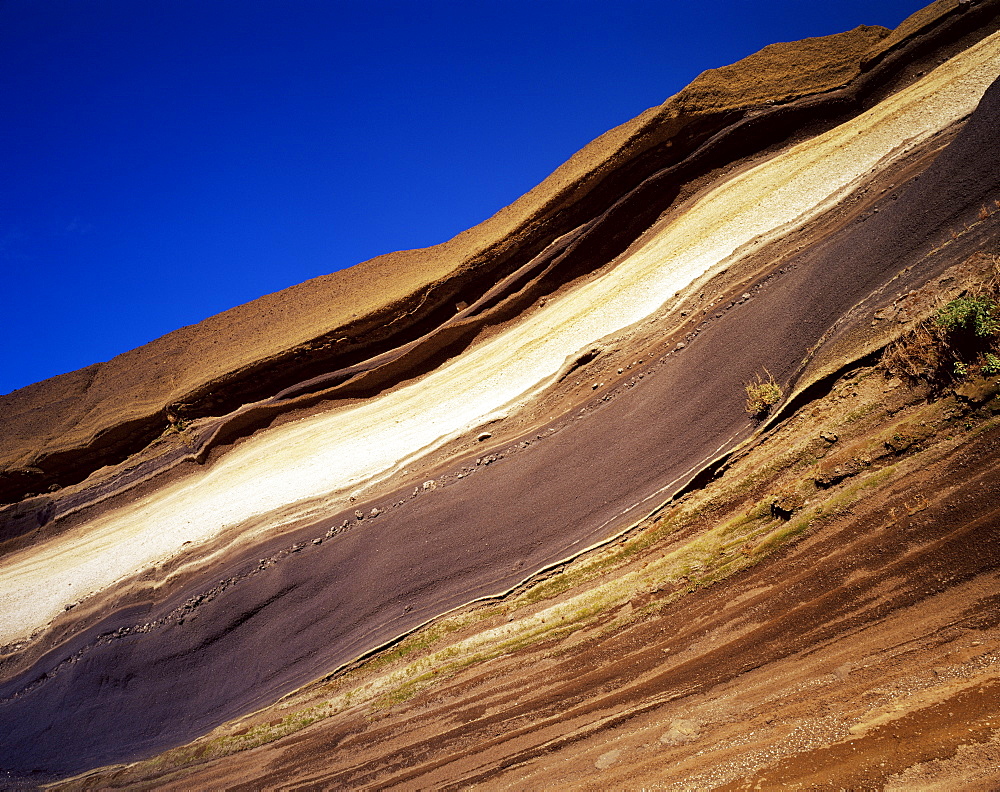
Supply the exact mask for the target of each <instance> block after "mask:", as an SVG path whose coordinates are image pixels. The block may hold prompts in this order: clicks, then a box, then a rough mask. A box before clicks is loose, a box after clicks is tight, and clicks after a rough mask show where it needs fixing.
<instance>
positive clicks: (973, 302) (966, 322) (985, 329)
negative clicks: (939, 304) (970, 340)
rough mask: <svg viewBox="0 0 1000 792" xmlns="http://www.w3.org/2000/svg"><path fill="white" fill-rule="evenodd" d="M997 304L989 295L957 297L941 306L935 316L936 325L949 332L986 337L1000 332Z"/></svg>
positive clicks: (998, 307) (999, 307)
mask: <svg viewBox="0 0 1000 792" xmlns="http://www.w3.org/2000/svg"><path fill="white" fill-rule="evenodd" d="M998 309H1000V306H998V305H997V304H996V303H995V302H994V301H993V300H991V299H990V298H989V297H975V296H964V297H957V298H956V299H954V300H952V301H951V302H950V303H948V304H947V305H946V306H944V308H941V309H940V310H939V311H938V312H937V315H936V316H935V321H936V322H937V324H938V326H939V327H941V328H943V329H944V330H946V331H948V332H949V333H959V332H963V331H964V332H966V333H972V334H973V335H975V336H976V337H977V338H988V337H989V336H994V335H996V334H997V333H1000V318H998V316H997V314H998V312H1000V311H998Z"/></svg>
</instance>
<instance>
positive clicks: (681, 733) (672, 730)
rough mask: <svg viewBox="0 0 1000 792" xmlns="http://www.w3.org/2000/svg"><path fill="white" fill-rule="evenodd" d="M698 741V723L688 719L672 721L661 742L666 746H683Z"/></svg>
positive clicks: (662, 735)
mask: <svg viewBox="0 0 1000 792" xmlns="http://www.w3.org/2000/svg"><path fill="white" fill-rule="evenodd" d="M697 739H698V722H697V721H693V720H687V719H686V718H678V719H677V720H674V721H671V722H670V726H669V727H668V728H667V731H665V732H664V733H663V734H661V735H660V742H661V743H663V744H664V745H683V744H684V743H689V742H694V741H695V740H697Z"/></svg>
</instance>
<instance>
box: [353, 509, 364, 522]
mask: <svg viewBox="0 0 1000 792" xmlns="http://www.w3.org/2000/svg"><path fill="white" fill-rule="evenodd" d="M354 516H355V517H357V518H358V519H359V520H363V519H365V513H364V512H363V511H361V509H355V510H354Z"/></svg>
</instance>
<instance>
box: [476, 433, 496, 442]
mask: <svg viewBox="0 0 1000 792" xmlns="http://www.w3.org/2000/svg"><path fill="white" fill-rule="evenodd" d="M491 437H493V435H491V434H490V433H489V432H480V433H479V437H477V438H476V440H478V441H479V442H480V443H481V442H483V440H489V439H490V438H491Z"/></svg>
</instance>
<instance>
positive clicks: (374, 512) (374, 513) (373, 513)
mask: <svg viewBox="0 0 1000 792" xmlns="http://www.w3.org/2000/svg"><path fill="white" fill-rule="evenodd" d="M381 513H382V511H381V509H372V510H371V511H370V512H369V513H368V516H369V517H378V516H379V515H380V514H381Z"/></svg>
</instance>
